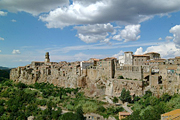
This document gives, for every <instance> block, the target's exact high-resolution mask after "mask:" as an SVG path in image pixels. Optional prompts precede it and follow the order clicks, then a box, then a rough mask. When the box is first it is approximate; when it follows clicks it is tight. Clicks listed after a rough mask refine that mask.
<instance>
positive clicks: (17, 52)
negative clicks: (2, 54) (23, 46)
mask: <svg viewBox="0 0 180 120" xmlns="http://www.w3.org/2000/svg"><path fill="white" fill-rule="evenodd" d="M20 53H21V52H20V51H19V50H13V51H12V54H20Z"/></svg>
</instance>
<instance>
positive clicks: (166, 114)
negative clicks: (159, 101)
mask: <svg viewBox="0 0 180 120" xmlns="http://www.w3.org/2000/svg"><path fill="white" fill-rule="evenodd" d="M177 115H180V109H176V110H173V111H170V112H167V113H164V114H161V116H163V117H164V116H171V117H172V116H174V117H176V116H177Z"/></svg>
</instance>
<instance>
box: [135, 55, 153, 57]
mask: <svg viewBox="0 0 180 120" xmlns="http://www.w3.org/2000/svg"><path fill="white" fill-rule="evenodd" d="M133 56H134V57H150V56H149V55H133Z"/></svg>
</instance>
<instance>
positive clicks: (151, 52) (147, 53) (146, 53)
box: [145, 52, 159, 55]
mask: <svg viewBox="0 0 180 120" xmlns="http://www.w3.org/2000/svg"><path fill="white" fill-rule="evenodd" d="M146 54H159V53H157V52H148V53H145V55H146Z"/></svg>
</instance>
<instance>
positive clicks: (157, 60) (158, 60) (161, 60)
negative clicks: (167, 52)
mask: <svg viewBox="0 0 180 120" xmlns="http://www.w3.org/2000/svg"><path fill="white" fill-rule="evenodd" d="M149 62H165V59H154V60H150V61H149Z"/></svg>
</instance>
